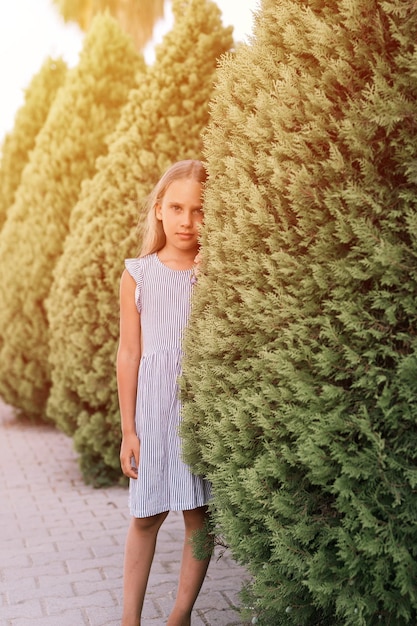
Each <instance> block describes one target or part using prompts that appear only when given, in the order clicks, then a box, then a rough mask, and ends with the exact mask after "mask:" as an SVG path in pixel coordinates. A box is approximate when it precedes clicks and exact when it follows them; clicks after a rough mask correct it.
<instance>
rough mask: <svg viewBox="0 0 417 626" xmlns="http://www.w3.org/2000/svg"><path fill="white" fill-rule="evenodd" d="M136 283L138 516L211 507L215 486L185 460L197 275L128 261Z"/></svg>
mask: <svg viewBox="0 0 417 626" xmlns="http://www.w3.org/2000/svg"><path fill="white" fill-rule="evenodd" d="M125 266H126V269H127V271H128V272H129V274H130V275H131V276H132V277H133V278H134V280H135V282H136V291H135V301H136V306H137V309H138V311H139V313H140V316H141V331H142V355H141V361H140V366H139V374H138V391H137V401H136V432H137V435H138V438H139V440H140V458H139V467H138V478H137V479H130V485H129V508H130V513H131V515H132V516H133V517H149V516H151V515H156V514H157V513H162V512H164V511H185V510H190V509H195V508H197V507H199V506H203V505H205V504H207V503H208V501H209V499H210V495H211V494H210V483H209V482H208V481H207V480H205V479H204V478H202V477H200V476H195V475H194V474H192V473H191V471H190V468H189V466H188V465H186V464H185V463H184V462H183V460H182V458H181V439H180V436H179V432H178V428H179V423H180V409H181V407H180V401H179V388H178V376H179V375H180V373H181V358H182V350H181V344H182V338H183V332H184V328H185V326H186V324H187V322H188V318H189V314H190V307H191V294H192V283H191V278H192V270H173V269H171V268H169V267H167V266H166V265H164V264H163V263H162V261H160V259H159V257H158V254H156V253H155V254H150V255H148V256H145V257H141V258H135V259H126V261H125Z"/></svg>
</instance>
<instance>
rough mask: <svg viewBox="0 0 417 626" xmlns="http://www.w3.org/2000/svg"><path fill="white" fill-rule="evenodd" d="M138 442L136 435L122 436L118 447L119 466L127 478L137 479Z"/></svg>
mask: <svg viewBox="0 0 417 626" xmlns="http://www.w3.org/2000/svg"><path fill="white" fill-rule="evenodd" d="M139 452H140V441H139V439H138V437H137V435H136V433H131V434H129V435H124V437H123V438H122V444H121V446H120V466H121V468H122V472H123V474H124V475H125V476H127V477H128V478H137V477H138V467H139Z"/></svg>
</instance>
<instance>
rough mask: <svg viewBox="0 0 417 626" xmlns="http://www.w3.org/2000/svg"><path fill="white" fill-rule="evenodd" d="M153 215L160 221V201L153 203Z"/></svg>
mask: <svg viewBox="0 0 417 626" xmlns="http://www.w3.org/2000/svg"><path fill="white" fill-rule="evenodd" d="M155 217H156V219H157V220H160V221H162V207H161V203H160V202H156V203H155Z"/></svg>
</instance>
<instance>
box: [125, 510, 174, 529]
mask: <svg viewBox="0 0 417 626" xmlns="http://www.w3.org/2000/svg"><path fill="white" fill-rule="evenodd" d="M167 515H168V511H167V512H165V513H158V514H157V515H152V516H151V517H134V518H132V525H133V527H134V528H135V530H136V531H137V532H140V533H155V532H158V530H159V529H160V527H161V526H162V523H163V521H164V520H165V519H166V517H167Z"/></svg>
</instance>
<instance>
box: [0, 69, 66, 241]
mask: <svg viewBox="0 0 417 626" xmlns="http://www.w3.org/2000/svg"><path fill="white" fill-rule="evenodd" d="M66 73H67V66H66V64H65V62H64V61H63V60H62V59H52V58H48V59H46V61H45V62H44V63H43V65H42V67H41V69H40V70H39V72H38V73H37V74H35V76H34V77H33V78H32V80H31V82H30V84H29V86H28V88H27V89H26V90H25V101H24V103H23V105H22V106H21V107H20V109H19V110H18V111H17V113H16V116H15V120H14V127H13V130H12V131H11V132H10V133H7V135H6V136H5V138H4V140H3V143H2V146H1V162H0V230H1V228H2V226H3V224H4V222H5V221H6V215H7V210H8V208H9V207H10V206H11V205H12V204H13V202H14V198H15V193H16V190H17V188H18V186H19V183H20V178H21V175H22V171H23V168H24V167H25V165H26V163H27V162H28V160H29V155H30V151H31V150H32V148H33V147H34V145H35V140H36V136H37V134H38V133H39V131H40V129H41V128H42V126H43V125H44V123H45V120H46V117H47V115H48V113H49V109H50V108H51V104H52V102H53V101H54V99H55V97H56V94H57V91H58V89H59V88H60V87H61V85H62V84H63V82H64V79H65V76H66Z"/></svg>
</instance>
